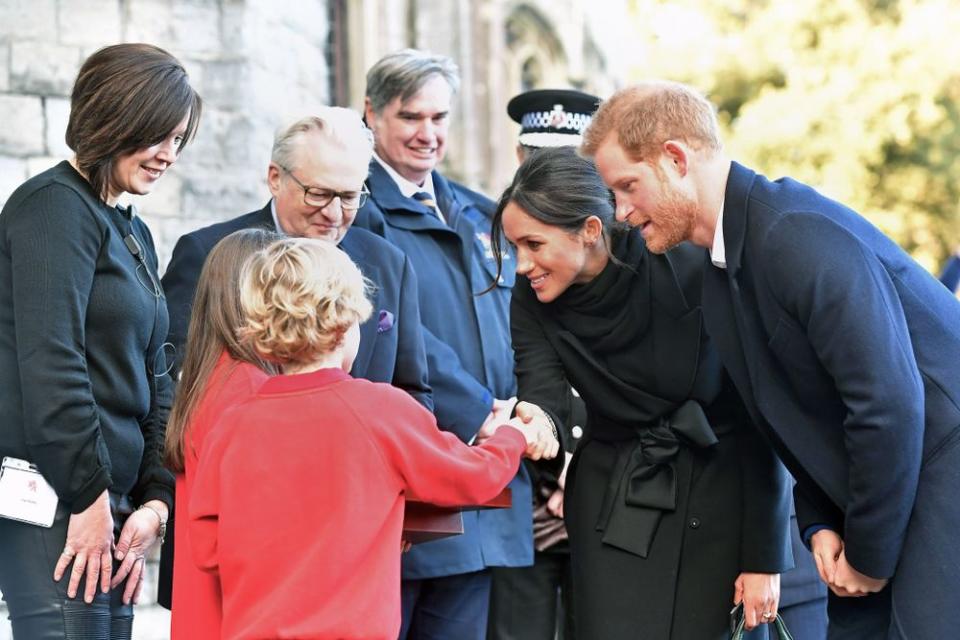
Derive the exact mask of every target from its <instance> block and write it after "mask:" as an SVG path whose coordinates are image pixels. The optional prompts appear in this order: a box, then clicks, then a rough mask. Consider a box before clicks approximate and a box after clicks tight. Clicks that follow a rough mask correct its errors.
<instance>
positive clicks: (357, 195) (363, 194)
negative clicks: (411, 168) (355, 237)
mask: <svg viewBox="0 0 960 640" xmlns="http://www.w3.org/2000/svg"><path fill="white" fill-rule="evenodd" d="M277 166H279V167H280V168H281V169H283V170H284V171H285V172H286V173H287V175H288V176H290V177H291V178H293V181H294V182H296V183H297V185H299V186H300V188H301V189H303V203H304V204H305V205H307V206H308V207H318V208H321V209H322V208H323V207H325V206H327V205H328V204H330V203H331V202H333V199H334V198H340V206H341V207H343V208H344V209H351V210H352V209H359V208H360V207H362V206H363V203H364V202H366V201H367V196H369V195H370V192H369V191H367V186H366V185H364V186H363V188H362V189H361V190H360V191H331V190H330V189H321V188H320V187H308V186H307V185H305V184H303V183H302V182H300V181H299V180H297V176H295V175H293V172H292V171H290V169H287V168H286V167H284V166H281V165H277Z"/></svg>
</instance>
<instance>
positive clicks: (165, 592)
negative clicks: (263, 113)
mask: <svg viewBox="0 0 960 640" xmlns="http://www.w3.org/2000/svg"><path fill="white" fill-rule="evenodd" d="M372 150H373V142H372V138H371V136H370V132H369V130H368V129H367V128H366V127H365V126H364V124H363V122H362V121H361V119H360V116H359V115H358V114H357V113H356V112H354V111H351V110H349V109H342V108H339V107H321V108H320V109H319V110H318V111H317V114H316V115H315V116H311V117H307V118H303V119H301V120H299V121H297V122H295V123H293V124H292V125H290V126H288V127H286V128H283V129H281V130H280V131H279V132H278V133H277V135H276V137H275V138H274V143H273V152H272V156H271V160H270V165H269V167H268V168H267V186H268V187H269V189H270V193H271V194H272V198H271V199H270V202H268V203H267V205H266V206H265V207H263V208H262V209H260V210H258V211H253V212H251V213H247V214H245V215H242V216H240V217H238V218H234V219H233V220H228V221H227V222H221V223H219V224H214V225H211V226H209V227H205V228H203V229H199V230H197V231H194V232H192V233H188V234H186V235H184V236H183V237H181V238H180V240H178V241H177V244H176V247H175V248H174V250H173V258H172V259H171V260H170V264H169V266H168V267H167V271H166V273H165V274H164V276H163V288H164V290H165V292H166V295H167V306H168V308H169V312H170V335H169V338H168V339H169V341H170V342H171V343H173V345H174V346H175V348H176V349H177V353H178V357H177V361H178V364H177V365H176V369H175V372H176V371H178V370H179V362H181V361H182V360H183V358H182V351H183V349H184V346H185V344H186V338H187V327H188V325H189V323H190V309H191V306H192V303H193V296H194V293H195V292H196V288H197V280H198V279H199V278H200V269H201V268H202V267H203V262H204V260H205V259H206V257H207V254H208V253H209V252H210V250H211V249H213V247H214V245H216V244H217V242H219V241H220V240H221V239H222V238H224V237H225V236H227V235H229V234H230V233H233V232H234V231H237V230H239V229H249V228H265V229H270V230H273V231H278V232H280V233H283V234H285V235H289V236H295V237H304V238H317V239H321V240H326V241H328V242H333V243H335V244H337V245H338V246H339V247H340V249H342V250H343V251H344V252H345V253H346V254H347V255H348V256H350V258H351V259H352V260H353V261H354V262H355V263H356V264H357V265H358V266H359V267H360V270H361V271H362V272H363V274H364V275H365V276H366V277H367V278H369V279H370V280H371V281H372V282H373V283H374V285H375V288H374V291H373V293H372V296H373V299H372V300H371V301H372V302H373V305H374V312H373V314H372V315H371V317H370V319H369V320H367V321H366V322H365V323H363V324H362V325H361V327H360V351H359V353H358V354H357V358H356V360H355V361H354V365H353V369H352V371H351V374H352V375H353V376H354V377H358V378H366V379H368V380H372V381H374V382H386V383H391V384H393V385H394V386H396V387H399V388H401V389H403V390H405V391H407V392H408V393H410V395H412V396H413V397H414V398H415V399H416V400H418V401H419V402H420V403H421V404H423V405H424V406H425V407H427V408H428V409H431V410H432V409H433V399H432V396H431V391H430V387H429V385H428V382H427V363H426V356H425V355H424V346H423V337H422V335H421V330H420V312H419V307H418V302H417V300H418V293H417V281H416V276H415V275H414V272H413V269H412V267H411V265H410V262H409V260H408V259H407V258H406V257H405V256H404V255H403V253H401V252H400V251H399V250H398V249H396V248H395V247H393V246H392V245H391V244H390V243H389V242H387V241H385V240H383V239H382V238H380V237H378V236H376V235H374V234H372V233H370V232H369V231H366V230H364V229H354V230H352V231H350V226H351V225H352V224H353V220H354V218H355V217H356V214H357V209H359V208H360V207H361V206H363V204H364V201H365V200H366V197H367V193H366V188H365V187H364V180H365V179H366V177H367V167H368V164H369V161H370V158H371V153H372ZM348 231H349V233H348ZM174 378H176V376H174ZM172 540H173V536H167V543H166V545H165V546H164V550H163V555H162V557H161V578H160V594H159V597H160V602H161V604H165V603H169V586H170V578H169V573H168V572H169V570H170V568H171V567H172V556H173V550H172ZM331 552H332V553H335V550H332V551H331ZM398 552H399V550H398Z"/></svg>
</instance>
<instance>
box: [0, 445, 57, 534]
mask: <svg viewBox="0 0 960 640" xmlns="http://www.w3.org/2000/svg"><path fill="white" fill-rule="evenodd" d="M56 514H57V493H56V492H55V491H54V490H53V487H51V486H50V483H48V482H47V481H46V479H45V478H44V477H43V476H42V475H41V474H40V472H39V471H37V467H36V466H35V465H33V464H30V463H29V462H27V461H26V460H20V459H19V458H9V457H6V458H4V459H3V464H2V465H0V517H3V518H9V519H11V520H19V521H20V522H26V523H28V524H35V525H39V526H41V527H51V526H53V518H54V516H56Z"/></svg>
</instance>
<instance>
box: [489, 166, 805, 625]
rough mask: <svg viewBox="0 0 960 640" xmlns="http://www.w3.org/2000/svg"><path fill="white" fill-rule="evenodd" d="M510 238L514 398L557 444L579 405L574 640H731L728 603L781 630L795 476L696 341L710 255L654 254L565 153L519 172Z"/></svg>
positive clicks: (500, 212) (508, 200)
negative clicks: (551, 429) (573, 393)
mask: <svg viewBox="0 0 960 640" xmlns="http://www.w3.org/2000/svg"><path fill="white" fill-rule="evenodd" d="M501 232H502V233H503V234H504V236H505V237H506V239H507V240H509V241H510V242H511V243H512V244H514V245H515V246H516V250H517V274H518V278H517V282H516V285H515V287H514V290H513V300H512V304H511V317H510V319H511V333H512V338H513V348H514V351H515V358H516V374H517V383H518V394H517V396H518V398H519V399H520V400H521V401H525V402H529V403H532V404H534V405H537V406H539V407H540V408H541V409H542V410H543V411H544V412H546V415H548V416H549V417H550V419H551V420H552V421H553V422H555V423H556V426H557V427H558V428H559V431H560V432H561V433H562V432H563V431H564V426H565V424H566V422H567V421H568V416H567V411H568V409H567V407H568V406H569V404H568V403H567V401H566V400H567V393H568V391H567V390H568V388H569V386H570V385H572V386H573V387H575V388H576V389H577V390H578V391H579V392H580V395H581V397H582V398H583V400H584V402H585V403H586V406H587V416H588V417H587V425H586V430H585V433H584V436H583V438H582V439H581V441H580V444H579V447H578V449H577V452H576V454H575V455H574V458H573V461H572V462H571V465H570V469H569V471H568V474H567V482H566V496H565V506H564V513H565V518H566V523H567V530H568V532H569V536H570V547H571V561H572V565H573V591H574V600H575V602H576V616H577V633H578V637H580V638H591V639H592V638H604V639H605V640H618V639H621V638H622V639H624V640H626V639H627V638H630V639H632V638H644V639H646V640H713V639H719V638H723V637H728V636H729V628H728V615H729V611H730V607H731V606H732V604H733V602H734V600H735V599H736V600H737V601H740V600H742V601H744V605H745V608H746V611H747V612H748V619H749V620H750V621H751V624H750V626H751V627H752V626H753V625H754V624H756V623H758V622H763V621H769V620H771V619H772V617H773V616H774V615H775V614H776V610H777V599H778V596H779V576H778V575H777V574H779V573H780V572H781V571H784V570H786V569H789V568H790V567H791V566H792V557H791V553H790V545H789V535H788V529H787V526H788V523H789V502H788V484H787V477H786V473H785V471H784V470H783V468H782V467H781V466H780V464H779V463H778V462H777V460H776V458H775V457H774V454H773V452H772V451H771V450H770V449H769V448H768V447H767V446H766V444H765V443H763V442H762V441H761V439H760V436H759V434H758V433H757V432H756V431H755V430H754V429H753V428H752V427H751V425H749V424H748V423H747V417H746V414H745V412H744V409H743V407H742V404H741V402H740V399H739V396H737V394H736V392H735V390H734V388H733V386H732V385H731V384H730V381H729V380H728V378H727V376H726V375H725V373H724V370H723V368H722V366H721V364H720V360H719V358H718V357H717V355H716V353H715V352H714V350H713V348H712V347H711V345H710V342H709V340H708V339H707V336H706V335H705V333H704V332H703V330H702V327H701V318H700V284H701V273H702V268H703V262H704V254H703V252H702V251H699V250H696V249H695V248H694V247H692V246H681V247H678V248H677V249H675V250H673V251H671V252H669V253H667V254H664V255H655V254H653V253H651V252H649V251H648V250H647V248H646V246H645V244H644V242H643V239H642V237H641V236H640V234H639V232H638V231H636V230H629V231H628V230H624V229H622V228H619V227H618V226H617V225H616V223H615V220H614V210H613V205H612V203H611V200H610V194H609V191H607V189H606V187H605V186H604V184H603V182H602V181H601V179H600V177H599V175H598V174H597V172H596V169H595V168H594V166H593V163H592V162H591V161H590V160H587V159H584V158H580V157H578V156H577V155H576V153H575V151H574V150H573V149H569V148H568V149H549V150H542V151H539V152H537V153H536V154H534V155H533V156H532V157H531V158H529V159H527V161H526V162H524V164H523V165H522V166H521V167H520V169H519V170H518V171H517V174H516V176H515V177H514V179H513V183H512V184H511V185H510V187H508V188H507V190H506V192H505V193H504V194H503V196H502V197H501V199H500V202H499V206H498V208H497V213H496V216H495V218H494V223H493V232H492V234H491V237H492V238H493V239H494V242H497V241H498V240H499V237H500V234H501ZM494 255H495V256H498V255H500V251H499V247H498V246H497V247H494ZM764 613H766V614H768V616H767V618H763V614H764Z"/></svg>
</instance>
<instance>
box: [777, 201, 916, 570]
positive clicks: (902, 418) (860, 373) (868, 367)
mask: <svg viewBox="0 0 960 640" xmlns="http://www.w3.org/2000/svg"><path fill="white" fill-rule="evenodd" d="M761 246H762V247H763V248H762V250H761V254H762V255H761V256H759V258H760V259H759V260H758V262H759V263H760V264H762V265H764V271H763V273H764V274H765V275H766V278H767V286H768V287H770V289H771V291H772V292H773V295H774V296H775V297H776V298H777V299H778V301H779V302H780V304H781V305H782V307H783V309H784V311H785V312H786V313H785V316H786V317H783V316H782V317H781V323H782V324H784V325H785V326H783V327H780V328H778V329H781V328H782V329H783V331H784V332H786V333H787V334H789V335H791V337H792V338H793V339H795V340H796V341H797V342H798V343H800V344H798V345H796V348H799V349H804V348H806V345H804V344H802V343H803V342H804V341H805V342H807V343H808V344H809V348H810V349H812V351H813V353H814V354H815V356H816V359H817V360H818V361H819V363H820V364H821V365H822V367H823V368H824V369H825V371H826V373H827V374H828V376H829V378H830V380H831V381H832V383H833V384H834V386H835V387H836V391H837V393H838V394H839V396H840V398H841V400H842V402H843V404H844V405H845V407H846V418H845V419H844V420H843V431H844V443H845V448H846V454H847V456H846V457H847V460H848V487H849V498H848V502H847V506H846V512H845V516H844V518H845V521H844V548H845V551H846V554H847V558H848V559H849V561H850V563H851V565H853V566H854V567H855V568H856V569H857V570H859V571H860V572H862V573H864V574H866V575H868V576H871V577H875V578H887V577H890V576H892V575H893V573H894V570H895V569H896V566H897V561H898V559H899V556H900V550H901V548H902V546H903V541H904V537H905V535H906V529H907V523H908V520H909V518H910V514H911V512H912V511H913V503H914V499H915V496H916V491H917V484H918V480H919V474H920V461H921V455H922V442H923V432H924V389H923V384H922V381H921V377H920V372H919V370H918V368H917V364H916V361H915V358H914V355H913V348H912V344H911V341H910V334H909V331H908V328H907V322H906V317H905V314H904V310H903V307H902V305H901V302H900V298H899V296H898V294H897V291H896V288H895V286H894V283H893V281H892V280H891V277H890V275H889V274H888V273H887V271H886V269H885V268H884V266H883V265H882V264H881V263H880V261H879V259H878V257H877V256H876V255H875V254H874V253H873V252H872V251H870V250H868V249H867V248H866V247H865V246H864V245H863V243H862V241H861V240H859V239H858V238H855V237H854V236H853V235H852V234H851V233H850V232H849V231H847V230H846V229H844V228H842V227H840V226H839V225H837V224H836V223H834V222H832V221H830V220H829V219H827V218H825V217H824V216H820V215H806V214H803V213H798V214H789V215H785V216H784V217H783V218H782V219H781V220H780V221H778V222H777V223H776V224H775V225H774V226H773V227H771V229H770V230H769V231H768V233H767V234H766V237H765V238H764V240H763V242H762V245H761ZM791 323H795V324H796V325H799V327H798V328H795V327H793V326H791Z"/></svg>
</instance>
